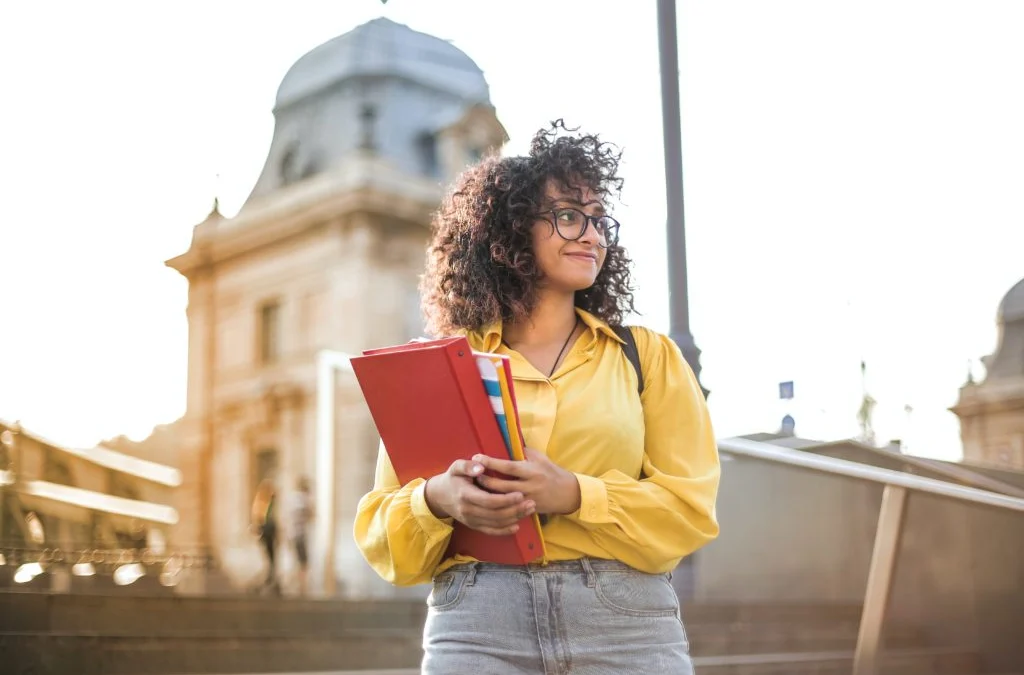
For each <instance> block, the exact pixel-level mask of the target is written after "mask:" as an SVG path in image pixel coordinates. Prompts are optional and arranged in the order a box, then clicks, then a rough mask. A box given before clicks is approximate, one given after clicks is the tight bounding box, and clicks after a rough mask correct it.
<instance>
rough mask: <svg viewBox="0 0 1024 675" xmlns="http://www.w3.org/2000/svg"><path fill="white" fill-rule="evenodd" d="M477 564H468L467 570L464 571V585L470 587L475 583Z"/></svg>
mask: <svg viewBox="0 0 1024 675" xmlns="http://www.w3.org/2000/svg"><path fill="white" fill-rule="evenodd" d="M477 565H479V563H475V562H473V563H470V564H469V570H467V571H466V585H467V586H472V585H473V584H474V583H475V582H476V566H477Z"/></svg>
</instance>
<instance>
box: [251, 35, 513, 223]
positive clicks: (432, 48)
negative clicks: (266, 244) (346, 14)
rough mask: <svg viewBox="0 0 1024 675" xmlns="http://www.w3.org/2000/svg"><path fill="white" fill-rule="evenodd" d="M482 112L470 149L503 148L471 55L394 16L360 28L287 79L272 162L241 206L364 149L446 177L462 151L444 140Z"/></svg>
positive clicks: (422, 173)
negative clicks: (444, 145)
mask: <svg viewBox="0 0 1024 675" xmlns="http://www.w3.org/2000/svg"><path fill="white" fill-rule="evenodd" d="M474 111H476V112H475V113H474ZM480 111H483V113H482V114H481V112H480ZM474 114H475V115H476V118H477V122H476V123H475V127H474V130H471V131H465V130H463V131H460V132H459V133H463V134H464V135H470V136H474V138H473V139H470V140H468V141H466V143H465V144H468V145H472V146H473V148H477V147H494V146H498V145H500V144H501V143H503V142H504V140H505V131H504V128H502V127H501V125H500V123H499V122H498V121H497V117H496V116H495V114H494V110H493V106H492V105H491V103H490V92H489V89H488V86H487V81H486V79H484V74H483V72H482V71H481V70H480V68H479V66H477V65H476V64H475V63H474V62H473V60H472V59H471V58H469V57H468V56H467V55H466V54H465V53H464V52H462V51H461V50H460V49H458V48H457V47H455V46H454V45H452V44H451V43H449V42H447V41H445V40H442V39H440V38H436V37H433V36H431V35H427V34H425V33H420V32H418V31H415V30H413V29H411V28H409V27H408V26H403V25H401V24H398V23H395V22H394V21H390V20H388V19H383V18H381V19H375V20H373V21H370V22H369V23H365V24H362V25H361V26H358V27H356V28H354V29H353V30H351V31H349V32H348V33H345V34H344V35H341V36H339V37H336V38H334V39H332V40H329V41H327V42H325V43H324V44H322V45H320V46H319V47H315V48H314V49H313V50H311V51H310V52H308V53H307V54H305V55H304V56H302V57H301V58H300V59H299V60H298V61H296V62H295V64H294V65H293V66H292V67H291V68H290V69H289V70H288V73H287V74H286V75H285V76H284V79H283V80H282V81H281V84H280V86H279V87H278V91H277V102H276V105H275V107H274V136H273V138H272V139H271V142H270V149H269V150H268V152H267V159H266V163H265V164H264V167H263V171H262V172H261V174H260V177H259V178H258V179H257V181H256V184H255V186H253V189H252V192H251V193H250V194H249V198H248V199H247V200H246V203H245V205H243V207H242V209H243V210H245V209H247V208H249V207H250V206H252V205H254V204H257V203H262V202H263V200H264V198H266V197H270V196H273V195H274V194H275V193H277V192H278V191H279V190H281V189H282V188H285V187H287V186H289V185H292V184H294V183H300V182H303V181H305V180H307V179H309V178H312V177H314V176H316V175H318V174H323V173H326V172H330V171H331V170H333V169H334V168H336V167H338V166H339V165H340V164H341V163H343V162H344V161H345V160H346V158H348V157H351V156H352V153H353V152H356V151H362V152H370V153H372V154H374V155H375V156H376V157H378V158H380V159H382V160H385V161H386V162H388V163H390V164H391V165H392V166H393V167H395V168H397V169H399V170H400V171H403V172H405V173H406V174H408V175H411V176H419V177H421V178H427V179H429V180H441V179H442V178H443V176H444V174H445V171H444V170H443V168H444V167H443V166H442V165H444V164H445V162H447V163H448V164H451V163H452V157H454V156H455V155H460V151H458V150H457V149H453V148H452V147H442V145H443V144H444V143H445V142H447V141H444V139H443V138H442V137H443V136H444V135H445V134H446V133H447V132H448V130H450V129H452V128H453V127H454V125H458V124H460V123H461V122H464V121H465V120H466V119H467V115H474ZM484 118H487V119H484ZM481 120H482V121H481ZM453 153H454V154H453Z"/></svg>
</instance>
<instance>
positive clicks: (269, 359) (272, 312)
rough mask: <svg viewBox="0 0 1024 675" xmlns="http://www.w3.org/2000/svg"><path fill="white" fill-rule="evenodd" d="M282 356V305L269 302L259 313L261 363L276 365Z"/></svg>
mask: <svg viewBox="0 0 1024 675" xmlns="http://www.w3.org/2000/svg"><path fill="white" fill-rule="evenodd" d="M280 356H281V305H280V303H278V302H267V303H264V304H263V305H262V306H261V307H260V313H259V358H260V363H262V364H270V363H275V362H276V361H277V360H278V358H279V357H280Z"/></svg>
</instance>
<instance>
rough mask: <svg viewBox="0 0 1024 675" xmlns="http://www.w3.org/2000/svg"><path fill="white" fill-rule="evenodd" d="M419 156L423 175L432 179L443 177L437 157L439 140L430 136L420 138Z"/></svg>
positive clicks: (424, 135) (425, 135)
mask: <svg viewBox="0 0 1024 675" xmlns="http://www.w3.org/2000/svg"><path fill="white" fill-rule="evenodd" d="M419 154H420V162H421V164H420V165H421V166H422V168H423V173H424V174H426V175H427V176H430V177H431V178H437V177H439V176H440V175H441V164H440V162H439V161H438V156H437V139H436V138H434V136H432V135H430V134H423V135H422V136H420V138H419Z"/></svg>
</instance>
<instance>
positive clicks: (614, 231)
mask: <svg viewBox="0 0 1024 675" xmlns="http://www.w3.org/2000/svg"><path fill="white" fill-rule="evenodd" d="M559 211H575V212H576V213H578V214H580V215H581V216H583V227H581V228H580V233H579V234H578V235H576V236H575V237H571V238H570V237H567V236H565V235H564V234H562V230H561V229H560V228H559V227H558V215H557V214H558V212H559ZM548 214H551V215H552V218H551V220H549V221H548V222H549V223H550V224H551V226H552V227H554V228H555V232H557V233H558V236H559V237H561V238H562V239H564V240H565V241H579V240H580V239H582V238H583V235H584V234H586V233H587V228H588V227H590V226H591V224H593V226H594V230H595V231H596V232H597V233H598V240H597V245H598V246H600V247H601V248H610V247H612V246H615V245H616V244H618V243H619V221H617V220H615V219H614V218H612V217H611V216H609V215H603V216H590V215H587V214H586V213H584V212H583V211H580V210H579V209H577V208H573V207H572V206H560V207H558V208H554V209H548V210H546V211H541V212H539V213H537V214H535V216H536V217H537V218H541V217H543V216H547V215H548ZM545 220H547V219H546V218H545ZM600 220H607V221H611V226H610V227H606V228H605V231H606V232H608V234H606V235H605V236H604V237H603V239H604V243H603V244H602V243H601V239H602V237H601V234H600V233H601V231H600V230H598V229H597V223H598V221H600Z"/></svg>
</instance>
